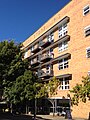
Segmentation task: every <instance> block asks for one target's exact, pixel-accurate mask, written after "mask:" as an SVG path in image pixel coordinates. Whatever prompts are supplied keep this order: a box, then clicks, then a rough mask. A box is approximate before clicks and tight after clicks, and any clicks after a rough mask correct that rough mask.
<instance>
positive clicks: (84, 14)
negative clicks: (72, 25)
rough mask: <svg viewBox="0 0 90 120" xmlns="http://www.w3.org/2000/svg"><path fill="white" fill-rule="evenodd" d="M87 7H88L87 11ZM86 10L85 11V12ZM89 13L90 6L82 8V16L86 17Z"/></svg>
mask: <svg viewBox="0 0 90 120" xmlns="http://www.w3.org/2000/svg"><path fill="white" fill-rule="evenodd" d="M87 7H89V9H87ZM85 9H86V11H85ZM89 13H90V6H89V5H86V6H85V7H84V8H83V16H86V15H87V14H89Z"/></svg>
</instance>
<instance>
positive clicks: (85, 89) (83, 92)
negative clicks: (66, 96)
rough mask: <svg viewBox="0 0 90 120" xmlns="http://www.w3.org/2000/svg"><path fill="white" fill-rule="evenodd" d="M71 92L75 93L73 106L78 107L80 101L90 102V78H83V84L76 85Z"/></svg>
mask: <svg viewBox="0 0 90 120" xmlns="http://www.w3.org/2000/svg"><path fill="white" fill-rule="evenodd" d="M70 92H72V93H73V97H72V104H74V105H78V103H79V100H81V101H82V102H86V100H87V99H88V100H90V77H89V76H87V77H83V80H82V84H76V86H75V87H74V88H73V89H72V90H71V91H70Z"/></svg>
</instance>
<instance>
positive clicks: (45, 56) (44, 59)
mask: <svg viewBox="0 0 90 120" xmlns="http://www.w3.org/2000/svg"><path fill="white" fill-rule="evenodd" d="M52 58H53V53H48V52H47V53H45V54H43V55H42V58H41V62H47V61H49V60H51V59H52Z"/></svg>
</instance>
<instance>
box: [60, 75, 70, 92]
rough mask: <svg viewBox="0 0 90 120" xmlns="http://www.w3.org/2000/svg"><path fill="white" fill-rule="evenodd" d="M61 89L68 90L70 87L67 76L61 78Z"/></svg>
mask: <svg viewBox="0 0 90 120" xmlns="http://www.w3.org/2000/svg"><path fill="white" fill-rule="evenodd" d="M59 89H60V90H68V89H69V79H68V77H67V78H61V79H60V86H59Z"/></svg>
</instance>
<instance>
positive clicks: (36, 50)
mask: <svg viewBox="0 0 90 120" xmlns="http://www.w3.org/2000/svg"><path fill="white" fill-rule="evenodd" d="M40 49H41V47H40V46H39V44H37V45H35V46H34V48H33V49H32V50H31V52H32V53H37V52H39V51H40Z"/></svg>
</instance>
